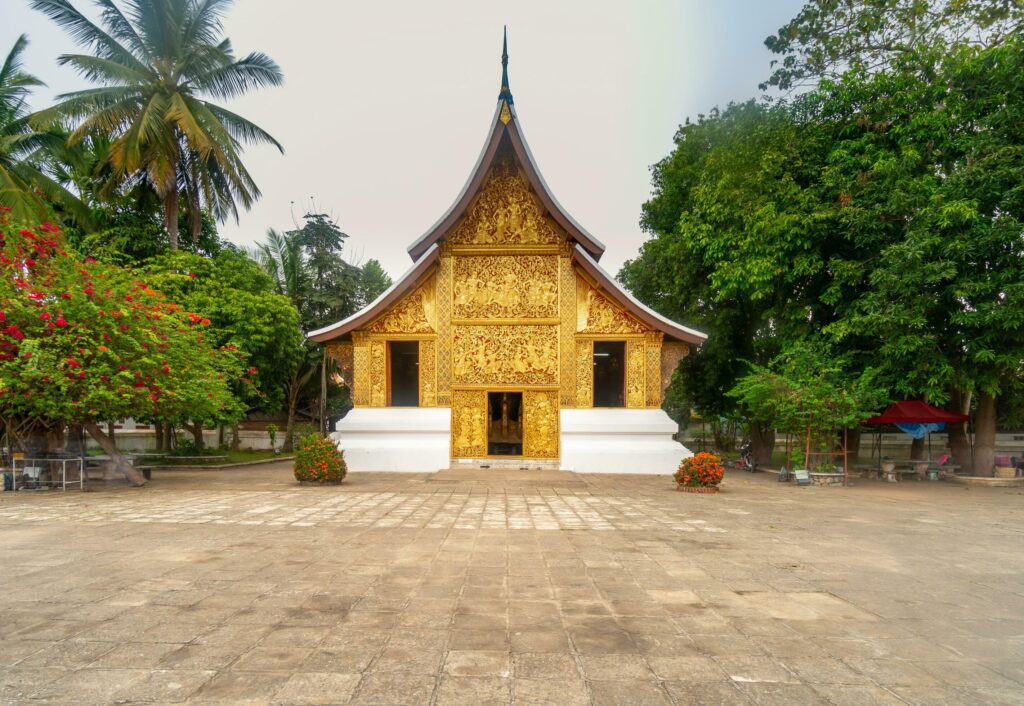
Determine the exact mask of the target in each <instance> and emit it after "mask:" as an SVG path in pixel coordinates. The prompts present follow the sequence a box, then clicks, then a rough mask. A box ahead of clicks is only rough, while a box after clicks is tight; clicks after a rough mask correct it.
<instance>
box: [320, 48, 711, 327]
mask: <svg viewBox="0 0 1024 706" xmlns="http://www.w3.org/2000/svg"><path fill="white" fill-rule="evenodd" d="M505 137H507V138H508V142H509V144H511V146H512V149H513V151H514V153H515V156H516V159H517V161H518V162H519V165H520V166H521V167H522V169H523V171H524V172H525V174H526V177H527V179H528V180H529V182H530V186H531V188H532V189H533V191H534V193H535V194H536V195H537V197H538V198H539V199H540V201H541V203H542V204H543V205H544V208H545V209H546V210H547V212H548V214H549V215H550V216H551V217H552V218H553V219H554V220H555V222H556V223H558V225H560V226H561V227H562V228H563V229H564V230H565V231H566V232H567V233H568V234H569V237H570V238H572V239H573V240H574V241H575V242H576V246H575V249H574V250H573V260H574V262H576V263H577V264H578V265H579V267H580V268H581V269H582V270H583V271H585V272H586V273H587V274H589V275H590V277H591V278H592V279H593V280H594V281H595V282H597V283H598V285H599V286H600V287H601V288H602V289H603V290H605V291H606V292H607V293H608V295H609V296H610V297H611V298H612V299H614V300H615V301H616V302H617V303H618V304H619V305H620V306H622V307H623V308H625V309H626V310H627V311H628V312H629V313H630V314H632V315H633V316H635V317H636V318H637V319H639V320H640V321H642V322H643V323H645V324H647V325H648V326H650V327H652V328H654V329H655V330H656V331H661V332H662V333H664V334H665V335H666V336H667V337H669V338H671V339H676V340H680V341H685V342H687V343H691V344H694V345H700V344H701V343H703V342H704V341H705V340H706V339H707V336H706V335H705V334H703V333H701V332H700V331H695V330H693V329H690V328H687V327H685V326H681V325H679V324H677V323H675V322H673V321H670V320H669V319H666V318H665V317H664V316H661V315H660V314H658V313H657V312H655V311H653V310H651V309H649V308H647V307H646V306H644V305H643V304H641V303H640V302H638V301H637V300H636V299H634V298H633V297H632V296H630V295H629V293H627V292H626V291H625V290H623V289H622V288H621V287H620V286H619V285H618V283H617V282H616V281H615V280H614V279H613V278H612V277H611V276H610V275H609V274H608V273H607V272H605V271H604V270H603V269H601V267H600V265H598V264H597V261H598V260H599V259H600V258H601V255H602V254H603V253H604V245H603V244H602V243H601V241H599V240H598V239H597V238H595V237H594V236H592V235H591V234H590V233H588V232H587V231H586V229H584V228H583V226H581V225H580V224H579V223H577V222H576V220H575V219H574V218H573V217H572V216H570V215H569V214H568V212H566V210H565V209H564V208H562V206H561V204H559V203H558V200H557V199H556V198H555V197H554V195H553V194H552V193H551V190H550V189H549V188H548V185H547V183H546V182H545V181H544V177H543V176H541V173H540V170H539V169H538V168H537V163H536V161H535V160H534V158H533V155H532V154H531V153H530V148H529V146H528V145H527V144H526V138H525V137H523V133H522V128H521V127H520V125H519V118H518V116H517V115H516V109H515V105H514V103H513V100H512V91H511V90H510V89H509V86H508V43H507V41H506V42H505V44H504V46H503V51H502V80H501V91H500V93H499V94H498V105H497V107H496V108H495V110H494V117H493V118H492V119H491V126H490V130H489V132H488V138H487V142H486V143H485V144H484V148H483V150H481V152H480V156H479V157H478V158H477V161H476V165H475V166H474V167H473V171H472V173H471V174H470V177H469V180H468V181H467V182H466V184H465V185H464V186H463V187H462V191H461V192H459V196H458V198H456V199H455V203H453V204H452V205H451V206H450V207H449V208H448V210H447V211H446V212H445V214H444V215H443V216H441V218H440V220H438V221H437V223H435V224H434V225H433V226H431V227H430V229H429V230H428V231H427V232H426V233H424V234H423V235H422V236H420V237H419V238H418V239H417V240H416V242H414V243H413V244H412V245H410V246H409V248H408V251H409V255H410V257H412V259H413V266H412V267H411V268H410V269H409V270H408V271H407V272H406V273H405V274H403V275H402V276H401V277H400V278H399V279H398V281H397V282H395V283H394V284H393V285H392V286H391V287H390V288H389V289H388V290H387V291H385V292H384V293H383V294H381V295H380V296H379V297H377V299H375V300H374V301H373V302H371V303H370V304H369V305H368V306H367V307H366V308H364V309H363V310H362V311H359V312H358V313H356V314H353V315H352V316H350V317H348V318H347V319H344V320H342V321H339V322H338V323H336V324H332V325H330V326H326V327H324V328H321V329H318V330H316V331H312V332H310V333H309V334H308V338H310V339H311V340H314V341H317V342H320V343H322V342H326V341H331V340H334V339H336V338H339V337H341V336H344V335H345V334H347V333H349V332H351V331H352V330H354V329H358V328H360V327H362V326H365V325H366V324H368V323H370V322H371V321H373V320H374V319H375V318H377V317H378V316H380V315H381V314H383V313H384V312H385V311H386V310H387V309H388V308H389V307H390V306H391V305H392V304H394V303H396V302H397V301H398V300H399V299H400V298H401V297H402V296H403V295H404V294H405V293H406V292H408V291H410V290H411V289H413V288H414V287H415V286H416V285H417V284H419V282H420V281H421V280H422V278H423V276H424V275H425V274H426V273H427V272H428V271H429V269H430V267H431V266H432V265H433V264H434V263H435V262H437V259H438V257H439V255H440V247H439V244H438V243H439V242H440V241H441V240H442V239H443V238H444V237H445V236H446V235H447V233H448V232H449V231H450V230H451V229H452V228H453V227H454V226H455V225H456V224H457V223H458V221H459V219H460V218H462V216H463V214H464V213H465V212H466V209H467V208H468V207H469V205H470V203H471V202H472V200H473V197H474V196H476V194H477V192H478V191H479V190H480V187H481V185H482V184H483V182H484V180H485V179H486V177H487V174H488V172H489V170H490V168H491V164H492V163H493V161H494V158H495V155H496V154H497V152H498V148H499V146H500V145H501V143H502V139H503V138H505Z"/></svg>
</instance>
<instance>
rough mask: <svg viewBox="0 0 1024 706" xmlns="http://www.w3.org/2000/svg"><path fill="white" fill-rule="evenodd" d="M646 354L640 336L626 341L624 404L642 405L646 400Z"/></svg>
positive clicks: (631, 405) (629, 405) (630, 405)
mask: <svg viewBox="0 0 1024 706" xmlns="http://www.w3.org/2000/svg"><path fill="white" fill-rule="evenodd" d="M646 362H647V360H646V355H645V354H644V341H643V339H642V338H631V339H629V340H628V341H626V406H627V407H643V406H644V403H645V402H646V390H647V381H646V376H645V369H646V367H647V365H646Z"/></svg>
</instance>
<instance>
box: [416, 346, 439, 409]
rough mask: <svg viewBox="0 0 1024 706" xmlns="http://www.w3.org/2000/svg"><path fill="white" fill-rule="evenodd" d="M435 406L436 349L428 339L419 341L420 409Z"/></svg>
mask: <svg viewBox="0 0 1024 706" xmlns="http://www.w3.org/2000/svg"><path fill="white" fill-rule="evenodd" d="M436 406H437V347H436V346H435V342H434V341H433V340H430V339H424V340H421V341H420V407H436Z"/></svg>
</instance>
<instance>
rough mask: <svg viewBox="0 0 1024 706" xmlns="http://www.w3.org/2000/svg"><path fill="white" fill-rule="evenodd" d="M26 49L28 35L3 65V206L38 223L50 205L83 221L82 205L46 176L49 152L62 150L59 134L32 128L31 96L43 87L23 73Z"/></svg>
mask: <svg viewBox="0 0 1024 706" xmlns="http://www.w3.org/2000/svg"><path fill="white" fill-rule="evenodd" d="M27 44H28V38H27V37H26V36H25V35H24V34H23V35H21V36H20V37H18V39H17V41H15V42H14V46H13V47H12V48H11V51H10V52H9V53H8V54H7V58H6V59H4V62H3V66H0V207H4V208H8V209H10V210H11V212H12V214H13V215H14V217H15V218H19V219H36V218H39V217H41V216H42V215H43V214H44V213H45V211H46V202H47V201H50V202H52V203H56V204H59V205H61V206H63V207H64V208H65V209H66V210H68V211H71V212H73V213H74V214H75V215H76V216H78V217H79V218H82V219H85V218H87V212H86V210H85V208H84V206H83V205H82V203H81V202H80V201H79V200H78V199H77V198H75V196H74V194H72V193H71V192H69V191H68V190H67V189H65V188H64V187H62V186H61V185H60V184H58V183H57V182H56V181H54V180H53V179H52V178H51V177H50V176H49V175H48V174H47V169H46V167H47V163H48V161H49V157H50V154H51V150H53V149H55V148H58V147H60V146H61V142H62V140H61V138H60V135H59V134H58V133H55V132H52V131H47V132H36V131H35V130H33V129H32V127H31V126H30V125H29V123H28V108H27V106H26V100H27V98H28V95H29V93H30V92H31V90H32V89H33V88H36V87H39V86H43V85H44V84H43V82H42V81H40V80H39V79H37V78H36V77H35V76H33V75H32V74H29V73H27V72H25V71H24V70H23V69H22V60H21V55H22V52H24V51H25V46H26V45H27Z"/></svg>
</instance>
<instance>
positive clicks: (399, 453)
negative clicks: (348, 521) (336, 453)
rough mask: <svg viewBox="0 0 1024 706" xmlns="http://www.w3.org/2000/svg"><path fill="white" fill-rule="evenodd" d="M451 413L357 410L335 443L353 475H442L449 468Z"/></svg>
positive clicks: (340, 427) (340, 425)
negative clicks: (362, 473) (360, 472)
mask: <svg viewBox="0 0 1024 706" xmlns="http://www.w3.org/2000/svg"><path fill="white" fill-rule="evenodd" d="M451 425H452V412H451V410H450V409H448V408H447V407H373V408H371V407H357V408H356V409H353V410H351V411H350V412H349V413H348V414H346V415H345V418H344V419H342V420H340V421H339V422H338V424H337V431H335V432H334V433H333V434H331V437H332V438H333V439H334V441H335V442H336V443H337V444H338V448H340V449H341V450H342V451H344V452H345V462H346V463H347V464H348V469H349V470H350V471H405V472H407V473H419V472H422V471H438V470H440V469H442V468H448V466H449V465H451V447H450V440H451Z"/></svg>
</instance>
